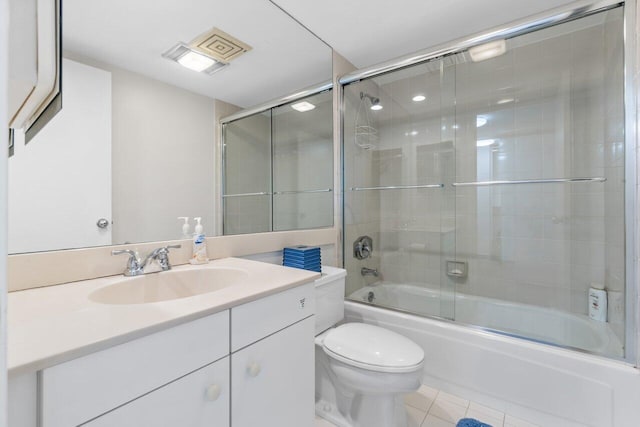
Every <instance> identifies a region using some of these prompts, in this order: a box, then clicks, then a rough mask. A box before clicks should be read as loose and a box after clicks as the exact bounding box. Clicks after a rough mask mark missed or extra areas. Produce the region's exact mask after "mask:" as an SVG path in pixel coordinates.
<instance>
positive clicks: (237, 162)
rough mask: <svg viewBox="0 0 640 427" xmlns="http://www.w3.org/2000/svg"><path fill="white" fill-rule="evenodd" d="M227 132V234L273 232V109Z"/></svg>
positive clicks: (233, 124)
mask: <svg viewBox="0 0 640 427" xmlns="http://www.w3.org/2000/svg"><path fill="white" fill-rule="evenodd" d="M223 132H224V146H223V166H224V171H223V176H224V182H223V196H222V197H223V205H224V221H223V234H225V235H229V234H246V233H259V232H264V231H271V215H272V208H271V110H269V111H266V112H264V113H259V114H255V115H253V116H249V117H245V118H242V119H240V120H236V121H234V122H231V123H226V124H225V125H224V127H223Z"/></svg>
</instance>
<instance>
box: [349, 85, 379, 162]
mask: <svg viewBox="0 0 640 427" xmlns="http://www.w3.org/2000/svg"><path fill="white" fill-rule="evenodd" d="M380 110H382V104H381V103H380V98H378V97H375V96H372V95H369V94H368V93H366V92H360V103H359V104H358V110H357V112H356V120H355V135H354V141H355V144H356V145H357V146H358V147H360V148H363V149H365V150H370V149H372V148H374V147H376V146H377V145H378V129H377V128H376V127H375V126H374V125H373V119H372V117H371V113H370V111H380Z"/></svg>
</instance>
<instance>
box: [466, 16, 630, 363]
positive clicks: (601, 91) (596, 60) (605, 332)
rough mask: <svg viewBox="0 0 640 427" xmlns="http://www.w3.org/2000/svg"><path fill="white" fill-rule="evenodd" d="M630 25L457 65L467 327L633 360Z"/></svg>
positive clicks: (538, 38)
mask: <svg viewBox="0 0 640 427" xmlns="http://www.w3.org/2000/svg"><path fill="white" fill-rule="evenodd" d="M622 25H623V20H622V8H617V9H612V10H609V11H606V12H602V13H599V14H595V15H592V16H589V17H586V18H582V19H579V20H575V21H571V22H568V23H564V24H561V25H557V26H554V27H550V28H547V29H543V30H539V31H535V32H532V33H529V34H525V35H522V36H518V37H514V38H511V39H508V40H506V43H505V44H506V52H505V53H504V54H503V55H501V56H497V57H494V58H491V59H487V60H484V61H478V62H474V61H473V59H472V58H471V56H470V55H469V53H468V52H464V53H461V54H459V55H457V62H458V64H457V65H456V79H455V80H456V109H457V111H456V126H457V127H458V129H457V134H456V139H455V141H456V163H457V165H456V170H457V173H456V183H455V184H454V185H455V186H456V187H455V189H456V190H455V191H456V200H457V204H456V259H457V260H458V261H460V262H462V263H464V264H465V265H466V266H467V267H468V275H467V277H464V278H460V279H457V280H456V288H457V301H456V316H455V318H456V321H459V322H462V323H465V324H472V325H477V326H481V327H484V328H488V329H491V330H494V331H497V332H500V333H506V334H509V335H514V336H518V337H525V338H528V339H533V340H537V341H541V342H546V343H552V344H556V345H561V346H567V347H573V348H580V349H583V350H587V351H590V352H594V353H601V354H607V355H609V356H618V357H620V356H622V355H623V345H622V343H623V342H624V304H623V300H624V282H625V281H624V241H625V240H624V239H625V237H624V179H623V178H624V133H623V132H624V103H623V39H622V36H623V28H622ZM594 286H606V288H607V292H608V295H609V299H610V302H613V303H614V304H616V306H615V307H612V306H610V307H609V310H608V315H609V318H608V321H607V322H598V321H595V320H592V319H589V317H588V307H589V303H588V294H589V289H590V288H591V287H594Z"/></svg>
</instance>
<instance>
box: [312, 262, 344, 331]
mask: <svg viewBox="0 0 640 427" xmlns="http://www.w3.org/2000/svg"><path fill="white" fill-rule="evenodd" d="M346 276H347V271H346V270H344V269H342V268H336V267H328V266H322V277H321V278H319V279H317V280H316V282H315V284H316V335H318V334H319V333H320V332H323V331H325V330H327V329H329V328H331V327H332V326H334V325H335V324H336V323H338V322H340V321H341V320H342V319H343V318H344V285H345V277H346Z"/></svg>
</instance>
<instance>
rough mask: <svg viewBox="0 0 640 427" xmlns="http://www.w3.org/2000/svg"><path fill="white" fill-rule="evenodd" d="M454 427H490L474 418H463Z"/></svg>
mask: <svg viewBox="0 0 640 427" xmlns="http://www.w3.org/2000/svg"><path fill="white" fill-rule="evenodd" d="M456 427H491V425H489V424H485V423H483V422H480V421H478V420H476V419H474V418H463V419H461V420H460V421H458V424H456Z"/></svg>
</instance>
